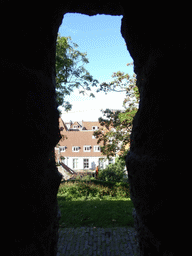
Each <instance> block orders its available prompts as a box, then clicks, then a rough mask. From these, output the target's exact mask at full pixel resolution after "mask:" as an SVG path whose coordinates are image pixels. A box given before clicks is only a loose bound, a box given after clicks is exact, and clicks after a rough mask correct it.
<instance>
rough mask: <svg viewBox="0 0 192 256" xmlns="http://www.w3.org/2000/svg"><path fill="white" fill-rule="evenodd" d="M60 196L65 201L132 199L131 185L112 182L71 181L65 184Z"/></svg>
mask: <svg viewBox="0 0 192 256" xmlns="http://www.w3.org/2000/svg"><path fill="white" fill-rule="evenodd" d="M58 195H60V196H62V197H63V198H65V200H73V199H77V198H82V199H84V200H86V199H93V198H95V199H96V198H98V199H102V198H104V197H115V198H120V197H121V198H122V197H123V198H130V189H129V183H127V182H126V183H125V182H112V181H108V182H105V181H97V180H92V181H89V182H86V181H70V182H63V183H62V184H61V185H60V187H59V191H58Z"/></svg>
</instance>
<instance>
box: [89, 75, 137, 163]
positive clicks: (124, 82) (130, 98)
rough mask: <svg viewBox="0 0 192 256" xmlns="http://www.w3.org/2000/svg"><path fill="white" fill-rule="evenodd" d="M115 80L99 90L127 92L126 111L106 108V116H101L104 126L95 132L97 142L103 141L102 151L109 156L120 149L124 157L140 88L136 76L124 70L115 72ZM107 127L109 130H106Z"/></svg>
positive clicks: (104, 113)
mask: <svg viewBox="0 0 192 256" xmlns="http://www.w3.org/2000/svg"><path fill="white" fill-rule="evenodd" d="M112 77H113V78H114V80H113V81H112V82H110V83H109V84H107V83H103V84H101V85H100V88H99V89H98V91H105V92H106V93H107V92H110V91H116V92H122V91H125V92H126V97H125V99H124V101H123V105H124V107H125V110H124V111H120V110H117V111H113V110H110V109H106V110H105V111H103V115H104V118H99V123H100V125H101V126H102V128H100V129H99V130H97V131H95V132H94V136H96V138H97V139H98V140H97V143H100V142H101V141H102V142H103V146H101V152H102V153H103V154H104V155H107V157H108V158H110V157H111V156H115V155H116V153H117V152H119V151H120V156H121V157H124V156H125V155H126V153H127V151H128V148H127V145H128V144H129V143H130V134H131V130H132V122H133V118H134V116H135V114H136V112H137V107H136V103H138V102H139V90H138V87H137V86H136V76H135V74H134V75H133V77H130V76H129V75H128V74H125V73H123V72H120V71H119V72H117V73H113V75H112ZM106 128H107V131H106Z"/></svg>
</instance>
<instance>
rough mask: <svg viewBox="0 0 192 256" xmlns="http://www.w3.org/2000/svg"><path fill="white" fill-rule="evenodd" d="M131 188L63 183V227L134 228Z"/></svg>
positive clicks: (61, 205)
mask: <svg viewBox="0 0 192 256" xmlns="http://www.w3.org/2000/svg"><path fill="white" fill-rule="evenodd" d="M129 196H130V195H129V187H128V185H127V184H124V185H122V184H120V183H118V184H115V183H113V184H112V183H111V184H109V183H107V184H95V183H92V182H90V183H85V182H79V183H78V182H75V183H72V182H71V183H63V184H61V185H60V188H59V192H58V195H57V198H58V204H59V207H60V210H61V215H62V217H61V219H60V226H61V227H67V228H68V227H87V226H88V227H103V228H106V227H128V226H131V227H133V224H134V223H133V217H132V210H133V207H134V206H133V203H132V201H131V200H130V198H129Z"/></svg>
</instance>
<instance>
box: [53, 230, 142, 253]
mask: <svg viewBox="0 0 192 256" xmlns="http://www.w3.org/2000/svg"><path fill="white" fill-rule="evenodd" d="M61 255H66V256H67V255H70V256H72V255H73V256H80V255H82V256H89V255H90V256H92V255H93V256H94V255H95V256H116V255H118V256H121V255H126V256H127V255H128V256H129V255H130V256H139V253H138V250H137V242H136V238H135V229H134V228H131V227H128V228H94V227H80V228H60V229H59V241H58V253H57V256H61Z"/></svg>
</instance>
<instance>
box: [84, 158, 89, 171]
mask: <svg viewBox="0 0 192 256" xmlns="http://www.w3.org/2000/svg"><path fill="white" fill-rule="evenodd" d="M88 168H89V159H88V158H85V159H83V169H88Z"/></svg>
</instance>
